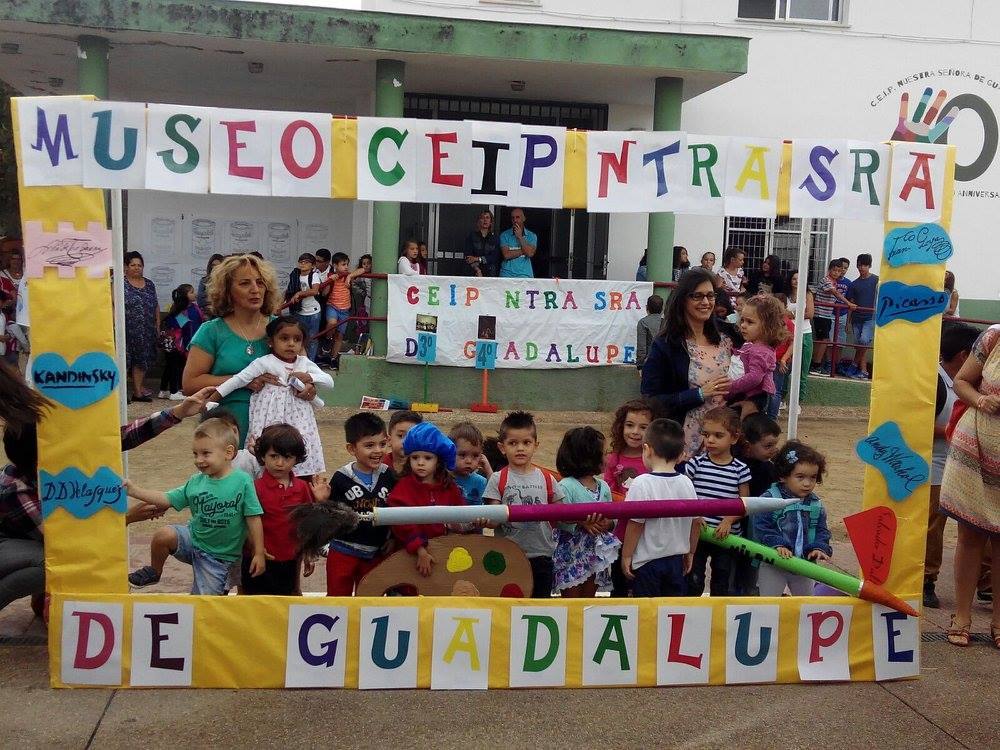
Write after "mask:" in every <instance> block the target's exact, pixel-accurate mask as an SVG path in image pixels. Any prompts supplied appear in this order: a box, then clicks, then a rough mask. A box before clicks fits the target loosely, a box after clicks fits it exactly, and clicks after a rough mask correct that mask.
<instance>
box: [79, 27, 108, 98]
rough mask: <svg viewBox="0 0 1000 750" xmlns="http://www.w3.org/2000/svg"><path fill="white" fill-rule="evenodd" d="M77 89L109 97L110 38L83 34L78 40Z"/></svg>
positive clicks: (101, 96) (80, 91)
mask: <svg viewBox="0 0 1000 750" xmlns="http://www.w3.org/2000/svg"><path fill="white" fill-rule="evenodd" d="M76 43H77V47H78V51H79V54H78V55H77V90H78V92H79V93H81V94H93V95H94V96H96V97H97V98H98V99H107V98H108V40H107V39H105V38H104V37H102V36H81V37H78V38H77V40H76Z"/></svg>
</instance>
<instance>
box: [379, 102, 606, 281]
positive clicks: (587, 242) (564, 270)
mask: <svg viewBox="0 0 1000 750" xmlns="http://www.w3.org/2000/svg"><path fill="white" fill-rule="evenodd" d="M403 114H404V116H405V117H418V118H422V119H431V120H433V119H437V120H490V121H494V122H517V123H522V124H525V125H557V126H560V125H561V126H563V127H567V128H578V129H582V130H606V129H607V123H608V107H607V105H606V104H574V103H569V102H540V101H523V100H520V99H517V100H514V99H482V98H476V97H456V96H444V95H437V94H407V95H406V96H405V99H404V110H403ZM484 209H488V210H491V211H493V215H494V230H495V231H496V233H497V236H499V235H500V233H501V232H503V231H504V230H505V229H508V228H509V227H510V209H511V207H509V206H493V205H481V204H473V205H452V204H438V203H404V204H402V205H401V206H400V213H399V235H400V240H404V239H407V238H410V237H413V238H415V239H417V240H418V241H419V240H427V247H428V250H429V256H430V263H429V267H430V272H431V273H433V274H438V275H447V276H471V275H472V271H471V269H470V268H469V266H468V265H467V264H466V263H465V257H464V252H463V248H464V245H465V237H466V236H467V235H468V233H469V232H471V231H472V229H473V227H474V226H475V222H476V219H477V217H478V216H479V213H480V212H481V211H483V210H484ZM524 213H525V224H526V225H527V227H528V229H530V230H531V231H532V232H534V233H535V234H537V235H538V252H537V253H536V254H535V257H534V258H532V268H533V269H534V273H535V276H537V277H550V278H551V277H559V278H580V279H603V278H604V277H605V273H606V271H605V269H606V267H607V263H606V261H607V253H608V222H607V216H605V215H601V214H588V213H587V212H586V211H585V210H582V209H579V210H577V209H544V208H526V209H525V210H524Z"/></svg>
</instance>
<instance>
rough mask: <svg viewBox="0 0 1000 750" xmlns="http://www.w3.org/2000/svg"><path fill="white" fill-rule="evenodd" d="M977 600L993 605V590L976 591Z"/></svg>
mask: <svg viewBox="0 0 1000 750" xmlns="http://www.w3.org/2000/svg"><path fill="white" fill-rule="evenodd" d="M976 599H978V600H979V601H981V602H982V603H983V604H992V603H993V588H992V587H990V588H988V589H976Z"/></svg>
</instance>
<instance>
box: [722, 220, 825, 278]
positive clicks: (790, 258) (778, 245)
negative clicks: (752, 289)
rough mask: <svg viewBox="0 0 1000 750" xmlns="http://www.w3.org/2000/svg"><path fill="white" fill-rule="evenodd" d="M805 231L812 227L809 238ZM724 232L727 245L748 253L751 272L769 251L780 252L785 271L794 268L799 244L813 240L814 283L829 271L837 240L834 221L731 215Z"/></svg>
mask: <svg viewBox="0 0 1000 750" xmlns="http://www.w3.org/2000/svg"><path fill="white" fill-rule="evenodd" d="M804 221H805V222H809V225H808V227H806V228H804V227H803V222H804ZM803 231H808V236H807V237H805V238H803V236H802V233H803ZM723 236H724V237H725V247H738V248H740V249H741V250H743V251H744V252H745V253H746V258H745V259H744V263H743V267H744V269H746V270H747V272H749V271H751V270H757V269H759V268H760V266H761V263H762V262H763V260H764V258H765V257H767V256H768V255H777V256H778V258H780V259H781V270H782V273H786V272H788V271H791V270H792V269H793V268H796V267H797V266H798V262H799V245H800V243H801V242H802V241H803V239H805V241H807V242H808V243H809V283H810V285H812V284H815V283H816V281H817V280H818V279H821V278H823V276H824V275H825V274H826V266H827V263H828V262H829V260H830V248H831V246H832V241H833V221H832V220H831V219H790V218H787V217H779V218H777V219H759V218H754V217H747V216H727V217H726V222H725V229H724V235H723ZM720 258H721V256H720Z"/></svg>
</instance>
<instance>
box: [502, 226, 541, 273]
mask: <svg viewBox="0 0 1000 750" xmlns="http://www.w3.org/2000/svg"><path fill="white" fill-rule="evenodd" d="M510 222H511V228H510V229H508V230H507V231H505V232H504V233H503V234H501V235H500V255H501V256H503V263H501V264H500V278H507V279H511V278H515V279H517V278H520V279H533V278H535V273H534V271H533V269H532V268H531V259H532V258H533V257H535V251H536V250H537V249H538V235H536V234H535V233H534V232H532V231H531V230H530V229H525V227H524V211H523V210H522V209H520V208H515V209H513V210H512V211H511V212H510Z"/></svg>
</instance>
